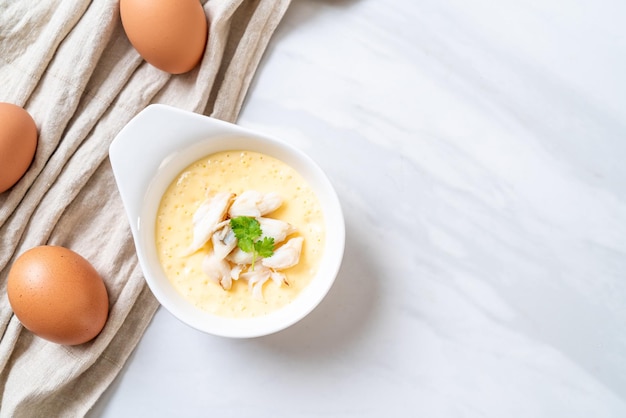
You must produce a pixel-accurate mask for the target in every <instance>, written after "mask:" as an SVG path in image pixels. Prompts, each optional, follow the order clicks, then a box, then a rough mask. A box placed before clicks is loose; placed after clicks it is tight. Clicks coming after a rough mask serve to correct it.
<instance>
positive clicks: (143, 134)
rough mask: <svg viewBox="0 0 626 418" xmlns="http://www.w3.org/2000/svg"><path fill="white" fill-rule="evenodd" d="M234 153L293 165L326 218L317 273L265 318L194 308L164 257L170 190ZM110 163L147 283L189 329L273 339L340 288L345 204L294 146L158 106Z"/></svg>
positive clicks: (121, 140)
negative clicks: (161, 214)
mask: <svg viewBox="0 0 626 418" xmlns="http://www.w3.org/2000/svg"><path fill="white" fill-rule="evenodd" d="M227 150H230V151H239V150H249V151H257V152H262V153H264V154H266V155H270V156H272V157H275V158H277V159H279V160H281V161H283V162H284V163H286V164H288V165H290V166H291V167H292V168H294V169H295V170H296V171H297V172H298V173H299V174H300V175H302V177H303V178H304V179H305V181H307V183H309V185H310V186H311V187H312V189H313V190H314V192H315V193H316V195H317V197H318V199H319V201H320V204H321V206H322V209H323V211H324V225H325V228H326V231H325V233H326V237H325V244H324V255H323V257H322V262H321V264H320V266H319V269H318V272H317V274H316V275H315V276H314V277H313V279H312V280H311V282H310V283H309V285H307V286H306V287H305V288H304V289H302V291H301V292H300V294H299V295H298V296H297V297H296V299H295V300H294V301H292V302H291V303H290V304H288V305H286V306H285V307H283V308H280V309H278V310H277V311H274V312H271V313H269V314H267V315H264V316H261V317H255V318H226V317H221V316H217V315H214V314H211V313H209V312H205V311H202V310H200V309H199V308H196V307H194V306H193V305H192V304H191V303H190V302H188V301H187V300H186V299H185V298H184V297H183V296H182V295H180V294H179V293H178V292H177V291H176V290H175V289H174V287H173V285H172V284H171V283H170V282H169V280H168V279H167V278H166V277H165V274H164V273H163V270H162V268H161V264H160V262H159V260H158V256H157V254H156V243H155V239H154V235H155V234H154V229H155V223H156V212H157V210H158V206H159V204H160V200H161V197H162V195H163V192H164V191H165V189H166V188H167V187H168V186H169V184H170V183H171V181H173V179H174V178H175V177H176V176H177V175H178V174H179V173H180V172H181V171H182V170H183V169H184V168H185V167H187V166H189V164H191V163H193V162H195V161H197V160H198V159H200V158H202V157H204V156H208V155H210V154H212V153H215V152H219V151H227ZM109 156H110V160H111V165H112V168H113V173H114V177H115V181H116V183H117V186H118V189H119V191H120V195H121V198H122V203H123V204H124V208H125V211H126V214H127V217H128V220H129V222H130V226H131V232H132V235H133V240H134V242H135V247H136V250H137V255H138V259H139V264H140V267H141V269H142V271H143V273H144V278H145V280H146V282H147V284H148V286H149V288H150V290H151V291H152V293H153V294H154V296H155V297H156V299H157V300H158V301H159V303H160V304H161V305H162V306H163V307H164V308H166V309H167V310H168V311H169V312H170V313H171V314H173V315H174V316H175V317H176V318H178V319H179V320H180V321H182V322H183V323H185V324H187V325H189V326H191V327H193V328H195V329H197V330H200V331H203V332H205V333H208V334H212V335H218V336H223V337H232V338H252V337H259V336H263V335H269V334H272V333H275V332H278V331H281V330H283V329H285V328H287V327H289V326H291V325H293V324H295V323H296V322H298V321H300V320H301V319H302V318H304V317H305V316H307V315H308V314H309V313H310V312H311V311H312V310H313V309H315V307H317V306H318V305H319V303H320V302H321V301H322V300H323V299H324V297H325V296H326V294H327V293H328V291H329V290H330V288H331V287H332V285H333V284H334V281H335V279H336V277H337V274H338V272H339V268H340V266H341V262H342V259H343V253H344V246H345V223H344V218H343V212H342V209H341V205H340V202H339V198H338V196H337V194H336V192H335V189H334V187H333V185H332V183H331V182H330V179H329V178H328V177H327V176H326V174H325V173H324V172H323V170H322V169H321V168H320V167H319V165H318V164H317V163H316V162H315V161H313V159H311V158H310V157H309V156H308V155H306V154H305V153H304V152H303V151H301V150H300V149H299V148H297V147H295V146H293V145H292V144H289V143H287V142H285V141H284V140H282V139H278V138H276V137H274V136H270V135H266V134H263V133H260V132H257V131H253V130H250V129H247V128H243V127H241V126H238V125H235V124H231V123H228V122H224V121H221V120H217V119H214V118H211V117H209V116H204V115H200V114H197V113H193V112H188V111H184V110H181V109H177V108H174V107H171V106H166V105H150V106H148V107H147V108H146V109H144V110H143V111H142V112H140V113H139V114H137V115H136V116H135V117H134V118H133V119H132V120H131V121H130V122H129V123H128V124H127V125H126V126H125V127H124V128H123V129H122V130H121V131H120V132H119V134H118V135H117V136H116V138H115V139H114V140H113V142H112V143H111V146H110V149H109Z"/></svg>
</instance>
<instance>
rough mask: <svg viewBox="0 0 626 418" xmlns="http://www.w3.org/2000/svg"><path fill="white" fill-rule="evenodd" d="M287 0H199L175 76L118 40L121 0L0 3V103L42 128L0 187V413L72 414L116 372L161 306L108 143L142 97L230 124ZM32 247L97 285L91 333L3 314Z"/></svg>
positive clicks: (147, 101) (86, 405)
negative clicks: (13, 180) (11, 179)
mask: <svg viewBox="0 0 626 418" xmlns="http://www.w3.org/2000/svg"><path fill="white" fill-rule="evenodd" d="M289 2H290V0H252V1H245V0H209V1H204V2H203V4H204V10H205V13H206V15H207V17H208V18H209V22H210V24H209V40H208V44H207V48H206V51H205V55H204V58H203V60H202V62H201V64H200V65H199V66H198V67H197V68H196V69H194V70H193V71H191V72H190V73H187V74H183V75H174V76H172V75H169V74H166V73H164V72H162V71H160V70H158V69H156V68H154V67H152V66H151V65H149V64H148V63H146V62H145V61H143V60H142V59H141V57H139V55H138V54H137V53H136V51H135V50H134V49H133V48H132V46H131V45H130V44H129V42H128V40H127V38H126V36H125V34H124V31H123V29H122V26H121V23H120V18H119V0H97V1H93V2H92V1H88V0H72V1H65V0H42V1H36V2H35V1H22V0H19V1H18V0H0V101H5V102H12V103H15V104H18V105H20V106H23V107H25V108H26V109H27V110H28V111H29V113H30V114H31V115H32V116H33V118H34V119H35V121H36V124H37V127H38V131H39V143H38V148H37V153H36V156H35V160H34V161H33V163H32V165H31V167H30V169H29V170H28V172H27V174H26V175H25V176H24V177H23V178H22V179H21V180H20V181H19V183H18V184H17V185H15V186H14V187H13V188H12V189H11V190H10V191H7V192H5V193H2V194H0V336H1V340H0V416H1V417H55V416H63V417H68V416H70V417H71V416H83V415H85V414H86V413H87V412H88V411H89V409H90V408H91V407H92V406H93V405H94V403H95V401H96V400H97V399H98V397H99V396H100V395H101V394H102V392H103V391H104V390H105V389H106V388H107V386H108V385H109V384H110V383H111V381H112V380H113V379H114V378H115V376H116V375H117V374H118V372H119V371H120V369H121V368H122V367H123V365H124V363H125V361H126V360H127V358H128V356H129V355H130V353H131V352H132V350H133V349H134V348H135V346H136V344H137V342H138V341H139V339H140V338H141V336H142V334H143V332H144V330H145V328H146V327H147V325H148V323H149V322H150V320H151V318H152V316H153V314H154V312H155V311H156V309H157V306H158V303H157V302H156V300H155V299H154V297H153V296H152V294H151V293H150V291H149V289H148V288H147V287H146V284H145V281H144V279H143V276H142V273H141V271H140V268H139V266H138V263H137V258H136V255H135V249H134V246H133V242H132V238H131V235H130V230H129V226H128V221H127V219H126V217H125V213H124V210H123V207H122V204H121V200H120V198H119V195H118V192H117V189H116V186H115V183H114V179H113V176H112V172H111V167H110V164H109V160H108V147H109V144H110V143H111V141H112V140H113V138H114V137H115V135H116V134H117V133H118V132H119V131H120V130H121V128H122V127H123V126H124V125H125V124H126V123H127V122H128V121H129V120H130V119H131V118H132V117H133V116H134V115H136V114H137V113H138V112H139V111H141V110H142V109H144V108H145V107H146V106H147V105H148V104H150V103H165V104H169V105H172V106H176V107H179V108H182V109H186V110H190V111H194V112H198V113H203V114H206V115H210V116H213V117H216V118H220V119H223V120H228V121H234V120H235V119H236V117H237V114H238V113H239V110H240V108H241V105H242V102H243V100H244V97H245V94H246V90H247V89H248V86H249V84H250V81H251V78H252V76H253V74H254V72H255V70H256V67H257V64H258V63H259V61H260V59H261V55H262V54H263V52H264V50H265V49H266V47H267V44H268V41H269V39H270V37H271V35H272V33H273V32H274V29H275V28H276V26H277V25H278V23H279V21H280V20H281V18H282V16H283V14H284V12H285V11H286V9H287V7H288V5H289ZM42 244H53V245H62V246H65V247H68V248H70V249H73V250H74V251H76V252H78V253H79V254H81V255H82V256H83V257H85V258H87V259H88V260H89V261H90V262H91V263H92V264H93V265H94V267H95V268H96V269H97V270H98V272H99V273H100V274H101V276H102V277H103V279H104V280H105V282H106V286H107V290H108V293H109V298H110V313H109V319H108V321H107V323H106V325H105V328H104V330H103V331H102V333H101V334H100V335H99V336H98V337H97V338H96V339H95V340H93V341H91V342H89V343H86V344H82V345H79V346H73V347H69V346H61V345H57V344H53V343H49V342H46V341H44V340H42V339H40V338H37V337H35V336H33V335H32V334H31V333H30V332H29V331H27V330H26V329H23V327H22V326H21V325H20V323H19V321H18V320H17V318H16V317H15V316H13V314H12V311H11V307H10V305H9V303H8V299H7V297H6V279H7V274H8V272H9V269H10V266H11V263H12V262H13V261H14V260H15V258H16V257H17V256H18V255H20V254H21V253H22V252H24V251H26V250H27V249H29V248H32V247H35V246H37V245H42ZM164 338H167V337H166V336H164Z"/></svg>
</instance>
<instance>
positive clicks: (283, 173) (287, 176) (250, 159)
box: [155, 150, 325, 318]
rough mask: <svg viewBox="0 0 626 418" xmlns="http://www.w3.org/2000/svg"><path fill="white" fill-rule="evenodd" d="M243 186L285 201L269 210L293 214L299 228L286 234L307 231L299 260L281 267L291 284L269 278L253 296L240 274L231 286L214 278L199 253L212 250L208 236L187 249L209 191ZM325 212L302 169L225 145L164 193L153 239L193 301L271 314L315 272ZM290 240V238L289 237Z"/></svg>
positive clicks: (235, 312) (223, 310)
mask: <svg viewBox="0 0 626 418" xmlns="http://www.w3.org/2000/svg"><path fill="white" fill-rule="evenodd" d="M246 190H256V191H259V192H262V193H269V192H275V193H278V194H279V195H281V197H282V198H283V203H282V205H281V206H280V207H279V208H278V209H277V210H275V211H274V212H272V213H269V214H266V215H264V216H265V217H268V218H274V219H280V220H282V221H285V222H289V223H290V224H291V225H293V226H294V227H296V228H297V232H295V233H294V234H292V235H290V236H289V237H287V240H288V239H289V238H291V237H295V236H301V237H303V238H304V243H303V246H302V253H301V255H300V262H299V263H298V264H297V265H296V266H294V267H291V268H289V269H285V270H282V271H281V272H283V273H284V274H286V276H287V279H288V280H289V283H290V285H289V286H286V285H282V286H278V285H277V284H275V283H274V282H273V281H272V280H268V281H267V282H266V283H265V285H264V286H263V296H264V300H263V301H260V300H257V299H254V298H253V297H252V294H251V292H250V290H249V289H248V284H247V282H246V281H244V280H243V279H240V280H235V281H233V286H232V288H231V289H230V290H224V289H222V287H221V286H220V285H219V284H217V283H215V282H213V281H211V280H209V279H208V276H207V275H206V274H205V273H204V272H203V271H202V260H203V258H204V257H205V256H206V255H207V254H208V252H209V251H210V250H211V243H210V240H209V242H208V243H207V244H206V245H205V247H203V248H202V249H200V250H199V251H197V252H195V253H194V254H192V255H188V256H184V255H183V254H184V252H185V249H186V248H188V247H189V245H190V244H191V242H192V237H193V224H192V218H193V214H194V213H195V212H196V210H197V209H198V207H199V206H200V204H201V203H202V202H203V201H204V200H205V199H206V197H207V194H208V193H211V192H213V193H216V192H231V193H235V194H237V195H239V194H241V193H243V192H244V191H246ZM324 239H325V231H324V216H323V213H322V208H321V205H320V203H319V200H318V198H317V196H316V195H315V193H314V191H313V190H312V189H311V187H310V186H309V185H308V184H307V182H306V181H305V180H304V179H303V178H302V176H301V175H300V174H299V173H298V172H297V171H296V170H295V169H293V168H292V167H290V166H289V165H287V164H285V163H284V162H282V161H280V160H278V159H276V158H274V157H271V156H269V155H265V154H262V153H258V152H252V151H239V150H234V151H224V152H219V153H215V154H211V155H209V156H206V157H204V158H201V159H199V160H198V161H196V162H194V163H193V164H191V165H189V166H188V167H187V168H185V169H184V170H183V171H182V172H181V173H180V174H179V175H178V176H177V177H176V178H175V179H174V181H172V183H171V184H170V185H169V187H168V188H167V190H166V191H165V193H164V195H163V197H162V198H161V203H160V205H159V209H158V213H157V220H156V237H155V241H156V247H157V251H158V256H159V261H160V262H161V266H162V267H163V271H164V272H165V275H166V276H167V278H168V279H169V281H170V282H171V283H172V285H173V286H174V287H175V288H176V290H177V291H178V292H179V293H180V294H181V295H182V296H183V297H185V298H186V299H187V300H189V301H190V302H192V303H193V304H194V305H195V306H196V307H198V308H200V309H202V310H205V311H207V312H210V313H213V314H215V315H219V316H223V317H230V318H250V317H258V316H262V315H266V314H268V313H270V312H273V311H275V310H278V309H280V308H281V307H283V306H285V305H287V304H289V303H290V302H291V301H293V300H294V299H295V298H296V297H297V296H298V294H299V293H300V292H301V291H302V289H304V288H305V287H306V286H307V285H308V284H309V282H310V281H311V280H312V278H313V277H314V276H315V274H316V273H317V270H318V266H319V265H320V260H321V257H322V252H323V248H324ZM285 241H286V240H285Z"/></svg>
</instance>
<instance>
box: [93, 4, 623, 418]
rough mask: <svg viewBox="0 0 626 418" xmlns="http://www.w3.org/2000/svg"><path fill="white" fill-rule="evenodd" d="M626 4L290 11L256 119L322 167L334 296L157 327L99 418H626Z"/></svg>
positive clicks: (252, 102)
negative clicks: (243, 319) (282, 318)
mask: <svg viewBox="0 0 626 418" xmlns="http://www.w3.org/2000/svg"><path fill="white" fill-rule="evenodd" d="M624 22H626V2H624V1H622V0H568V1H565V0H541V1H539V0H525V1H522V0H498V1H496V0H475V1H470V2H468V1H462V0H387V1H376V0H335V1H332V0H294V1H293V3H292V5H291V7H290V10H289V11H288V12H287V15H286V17H285V19H284V21H283V22H282V24H281V26H280V28H279V30H278V32H277V33H276V35H275V37H274V38H273V41H272V44H271V46H270V48H269V50H268V52H267V54H266V56H265V58H264V61H263V63H262V65H261V67H260V68H259V71H258V73H257V77H256V79H255V81H254V84H253V86H252V87H251V89H250V93H249V96H248V98H247V102H246V104H245V108H244V109H243V112H242V114H241V118H240V120H239V123H240V124H241V125H243V126H247V127H252V128H256V129H259V130H262V131H265V132H267V133H270V134H273V135H276V136H280V137H283V138H285V139H288V140H290V141H293V142H294V143H295V144H297V145H298V146H300V147H301V148H302V149H304V150H305V151H306V152H307V153H308V154H309V155H311V156H312V157H313V158H314V159H315V160H317V161H318V162H319V164H320V165H321V166H322V167H323V168H324V169H325V170H326V171H327V173H328V174H329V176H330V177H331V179H332V180H333V182H334V184H335V186H336V188H337V191H338V193H339V195H340V199H341V203H342V205H343V208H344V211H345V215H346V227H347V243H346V253H345V260H344V264H343V267H342V269H341V271H340V274H339V276H338V279H337V282H336V284H335V286H334V287H333V289H332V290H331V292H330V294H329V295H328V297H327V298H326V299H325V300H324V302H323V303H322V304H321V305H320V306H319V307H318V308H317V309H316V310H315V311H314V312H313V313H312V314H311V315H310V316H309V317H307V318H306V319H305V320H303V321H302V322H300V323H299V324H296V325H294V326H293V327H291V328H289V329H288V330H286V331H283V332H281V333H278V334H275V335H272V336H268V337H264V338H259V339H253V340H229V339H223V338H217V337H212V336H208V335H204V334H201V333H199V332H197V331H195V330H192V329H190V328H188V327H186V326H184V325H182V324H181V323H180V322H178V321H177V320H176V319H174V318H173V317H172V316H171V315H170V314H169V313H168V312H166V311H165V310H163V309H160V310H159V312H158V313H157V315H156V317H155V319H154V321H153V322H152V324H151V325H150V327H149V328H148V330H147V333H146V334H145V336H144V338H143V339H142V341H141V343H140V344H139V346H138V347H137V349H136V351H135V353H134V354H133V355H132V357H131V358H130V360H129V362H128V364H127V365H126V366H125V367H124V369H123V371H122V372H121V374H120V376H119V378H118V379H117V380H116V381H115V382H114V383H113V385H112V386H111V388H110V390H108V391H107V393H106V394H105V395H104V397H103V398H102V399H101V401H100V402H99V403H98V404H97V406H96V408H95V409H94V411H93V416H99V417H122V416H152V417H157V416H158V417H161V416H163V417H173V416H180V417H207V416H219V417H283V416H284V417H300V416H302V417H317V416H320V417H344V416H355V417H382V416H389V417H396V416H398V417H400V416H411V417H413V416H415V417H417V416H420V417H494V418H501V417H549V418H555V417H568V418H573V417H585V418H588V417H625V416H626V163H625V161H626V27H625V26H626V25H625V24H624Z"/></svg>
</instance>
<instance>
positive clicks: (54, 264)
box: [7, 245, 109, 345]
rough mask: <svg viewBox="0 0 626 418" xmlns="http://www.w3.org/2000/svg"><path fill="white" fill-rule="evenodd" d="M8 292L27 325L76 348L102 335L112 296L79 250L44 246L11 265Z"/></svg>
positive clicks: (48, 337) (15, 308) (23, 322)
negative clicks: (110, 296)
mask: <svg viewBox="0 0 626 418" xmlns="http://www.w3.org/2000/svg"><path fill="white" fill-rule="evenodd" d="M7 294H8V296H9V302H10V304H11V307H12V308H13V312H14V313H15V315H16V316H17V318H18V319H19V320H20V322H21V323H22V325H24V327H26V328H27V329H28V330H30V331H31V332H33V333H34V334H36V335H38V336H39V337H41V338H45V339H46V340H49V341H52V342H55V343H58V344H64V345H76V344H82V343H84V342H87V341H89V340H91V339H93V338H94V337H96V335H98V334H99V333H100V331H101V330H102V328H103V327H104V324H105V322H106V320H107V317H108V312H109V297H108V295H107V291H106V288H105V286H104V282H103V281H102V278H101V277H100V275H99V274H98V272H97V271H96V270H95V269H94V268H93V266H92V265H91V264H90V263H89V262H88V261H87V260H85V259H84V258H83V257H82V256H80V255H79V254H77V253H75V252H74V251H72V250H70V249H67V248H64V247H56V246H48V245H44V246H40V247H35V248H32V249H30V250H28V251H26V252H25V253H23V254H21V255H20V256H19V257H18V258H17V259H16V260H15V262H14V263H13V265H12V266H11V270H10V271H9V277H8V282H7Z"/></svg>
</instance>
